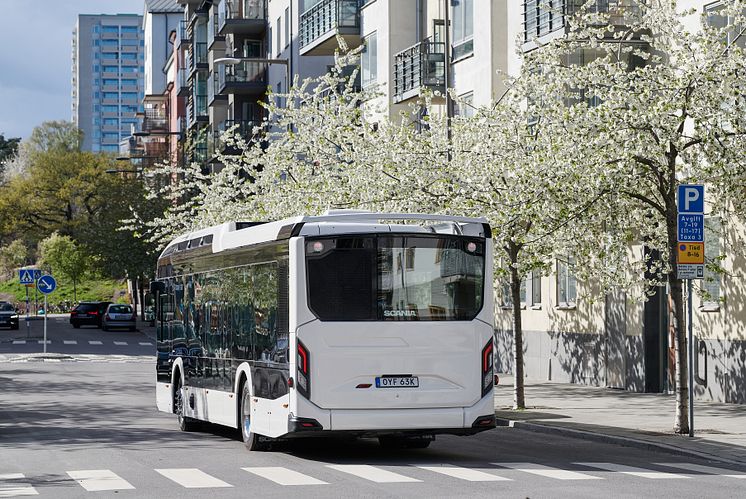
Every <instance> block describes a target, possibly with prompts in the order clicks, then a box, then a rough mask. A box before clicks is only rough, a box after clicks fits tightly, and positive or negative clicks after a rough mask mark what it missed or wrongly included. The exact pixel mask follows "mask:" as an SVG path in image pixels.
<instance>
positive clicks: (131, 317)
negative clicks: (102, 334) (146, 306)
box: [101, 303, 137, 331]
mask: <svg viewBox="0 0 746 499" xmlns="http://www.w3.org/2000/svg"><path fill="white" fill-rule="evenodd" d="M136 321H137V315H136V314H135V311H134V310H133V309H132V306H131V305H123V304H120V303H112V304H111V305H109V306H108V307H107V309H106V313H105V314H104V319H103V322H102V323H101V329H103V330H104V331H108V330H109V329H112V328H115V327H123V328H127V329H129V330H130V331H134V330H135V329H137V322H136Z"/></svg>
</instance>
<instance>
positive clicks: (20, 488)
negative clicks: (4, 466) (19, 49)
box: [0, 473, 39, 497]
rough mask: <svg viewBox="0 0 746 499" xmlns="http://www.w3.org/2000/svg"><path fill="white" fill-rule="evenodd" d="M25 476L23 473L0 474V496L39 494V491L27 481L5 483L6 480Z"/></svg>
mask: <svg viewBox="0 0 746 499" xmlns="http://www.w3.org/2000/svg"><path fill="white" fill-rule="evenodd" d="M21 478H25V476H24V474H23V473H9V474H6V475H0V497H16V496H38V495H39V493H38V492H37V491H36V489H35V488H33V487H32V486H31V485H29V484H27V483H3V482H5V481H6V480H19V479H21Z"/></svg>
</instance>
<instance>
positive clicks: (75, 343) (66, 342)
mask: <svg viewBox="0 0 746 499" xmlns="http://www.w3.org/2000/svg"><path fill="white" fill-rule="evenodd" d="M62 343H64V344H65V345H77V344H78V342H77V341H76V340H62Z"/></svg>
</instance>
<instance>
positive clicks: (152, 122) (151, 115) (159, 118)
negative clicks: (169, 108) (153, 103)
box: [142, 109, 168, 132]
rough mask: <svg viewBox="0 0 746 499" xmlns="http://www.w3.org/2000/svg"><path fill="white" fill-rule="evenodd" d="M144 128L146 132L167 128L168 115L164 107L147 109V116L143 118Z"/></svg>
mask: <svg viewBox="0 0 746 499" xmlns="http://www.w3.org/2000/svg"><path fill="white" fill-rule="evenodd" d="M142 129H143V131H144V132H150V131H154V130H167V129H168V117H167V116H166V111H165V110H164V109H146V110H145V117H144V118H143V120H142Z"/></svg>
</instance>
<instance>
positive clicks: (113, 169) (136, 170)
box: [106, 158, 143, 174]
mask: <svg viewBox="0 0 746 499" xmlns="http://www.w3.org/2000/svg"><path fill="white" fill-rule="evenodd" d="M117 159H119V158H117ZM142 171H143V169H142V168H135V169H133V170H118V169H116V168H109V169H108V170H106V173H135V174H137V173H142Z"/></svg>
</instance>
